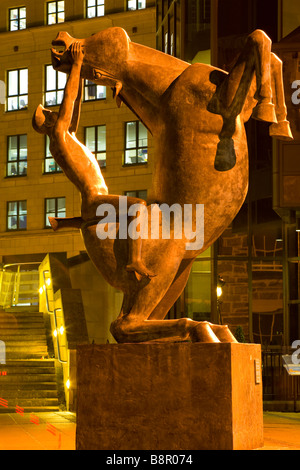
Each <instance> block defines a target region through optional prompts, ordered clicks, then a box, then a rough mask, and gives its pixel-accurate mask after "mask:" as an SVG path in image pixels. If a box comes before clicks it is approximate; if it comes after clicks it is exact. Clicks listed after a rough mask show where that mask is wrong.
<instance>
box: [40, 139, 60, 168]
mask: <svg viewBox="0 0 300 470" xmlns="http://www.w3.org/2000/svg"><path fill="white" fill-rule="evenodd" d="M49 144H50V139H49V136H48V135H45V147H44V148H45V158H44V175H53V174H55V173H58V174H60V173H63V170H62V169H61V167H60V166H59V165H58V163H56V161H55V159H54V158H53V156H52V154H51V152H50V150H49ZM48 151H49V154H48ZM47 160H53V161H54V164H55V170H54V171H47V170H46V167H47V165H46V163H47Z"/></svg>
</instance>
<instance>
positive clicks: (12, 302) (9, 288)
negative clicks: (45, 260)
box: [0, 262, 40, 308]
mask: <svg viewBox="0 0 300 470" xmlns="http://www.w3.org/2000/svg"><path fill="white" fill-rule="evenodd" d="M39 264H40V263H39V262H30V263H11V264H6V265H4V266H3V270H2V271H0V306H1V307H3V308H9V307H16V306H33V305H36V306H37V305H38V284H39V272H38V269H29V266H32V265H39ZM25 266H27V267H28V269H24V267H25Z"/></svg>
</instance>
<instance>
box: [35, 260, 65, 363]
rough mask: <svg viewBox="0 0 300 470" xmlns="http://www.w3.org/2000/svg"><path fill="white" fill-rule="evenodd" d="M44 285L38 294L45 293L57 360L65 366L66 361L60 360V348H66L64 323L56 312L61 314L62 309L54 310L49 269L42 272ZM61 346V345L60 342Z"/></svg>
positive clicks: (61, 316)
mask: <svg viewBox="0 0 300 470" xmlns="http://www.w3.org/2000/svg"><path fill="white" fill-rule="evenodd" d="M42 274H43V280H44V284H43V286H41V287H40V294H41V295H42V294H43V292H44V293H45V301H46V308H47V313H48V314H49V315H53V322H54V329H53V336H54V338H55V342H56V349H57V359H58V361H59V362H60V363H62V364H67V362H68V361H67V360H64V359H62V354H61V349H62V347H64V348H66V342H67V341H66V336H65V334H64V331H65V328H64V321H63V315H60V316H58V315H57V313H56V312H58V311H60V312H62V307H57V308H54V292H53V283H52V279H51V273H50V270H49V269H44V270H43V271H42ZM49 292H50V295H51V300H50V299H49V297H50V296H49ZM50 302H52V303H53V307H52V309H51V308H50ZM60 339H61V341H62V343H63V344H61V341H60Z"/></svg>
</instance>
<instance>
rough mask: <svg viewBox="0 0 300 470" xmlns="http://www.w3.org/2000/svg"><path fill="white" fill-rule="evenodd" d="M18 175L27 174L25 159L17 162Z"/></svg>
mask: <svg viewBox="0 0 300 470" xmlns="http://www.w3.org/2000/svg"><path fill="white" fill-rule="evenodd" d="M19 175H23V176H24V175H27V161H25V162H20V163H19Z"/></svg>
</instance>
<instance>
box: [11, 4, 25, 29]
mask: <svg viewBox="0 0 300 470" xmlns="http://www.w3.org/2000/svg"><path fill="white" fill-rule="evenodd" d="M19 29H26V7H18V8H11V9H10V10H9V31H17V30H19Z"/></svg>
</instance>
